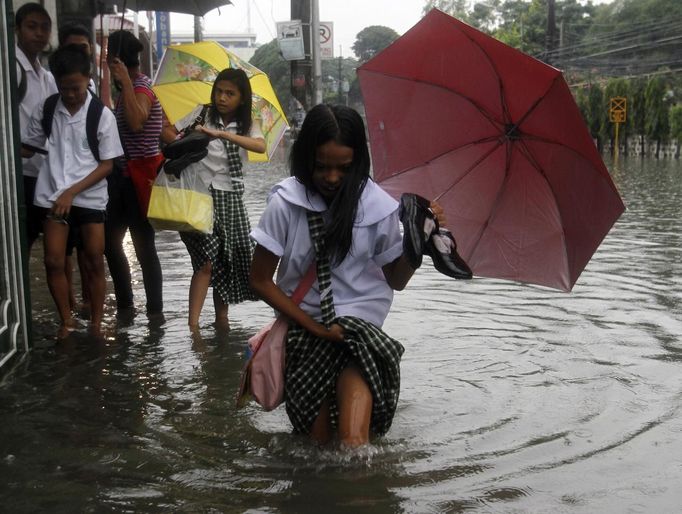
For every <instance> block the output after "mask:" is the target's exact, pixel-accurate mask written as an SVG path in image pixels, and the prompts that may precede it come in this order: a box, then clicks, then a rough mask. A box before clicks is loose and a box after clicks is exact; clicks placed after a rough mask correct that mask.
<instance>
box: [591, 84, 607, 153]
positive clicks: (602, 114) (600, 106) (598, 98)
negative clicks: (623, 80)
mask: <svg viewBox="0 0 682 514" xmlns="http://www.w3.org/2000/svg"><path fill="white" fill-rule="evenodd" d="M587 112H588V124H587V126H588V128H589V130H590V134H592V137H593V138H595V139H596V140H597V147H598V148H599V150H600V151H601V149H602V147H603V146H604V144H603V140H602V137H601V135H602V131H603V127H604V121H605V119H606V105H605V104H604V93H603V92H602V90H601V87H599V85H598V84H590V86H589V89H588V93H587Z"/></svg>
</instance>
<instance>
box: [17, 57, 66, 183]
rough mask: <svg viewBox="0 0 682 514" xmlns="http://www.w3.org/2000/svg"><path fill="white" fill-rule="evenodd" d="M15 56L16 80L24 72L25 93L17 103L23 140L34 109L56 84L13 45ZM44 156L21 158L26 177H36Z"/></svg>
mask: <svg viewBox="0 0 682 514" xmlns="http://www.w3.org/2000/svg"><path fill="white" fill-rule="evenodd" d="M15 52H16V56H17V82H20V81H21V70H20V67H21V68H23V69H24V73H25V74H26V94H25V95H24V99H23V100H22V101H21V103H20V104H19V131H20V134H21V140H22V141H25V140H26V139H25V138H26V131H27V130H28V124H29V122H30V121H31V116H33V114H34V113H35V111H36V109H37V108H38V107H40V106H42V105H43V103H44V102H45V99H46V98H47V97H48V96H51V95H53V94H55V93H56V92H57V84H56V83H55V81H54V77H53V76H52V73H50V72H49V71H47V70H46V69H45V68H43V67H42V66H40V64H39V63H37V62H36V68H37V69H38V71H36V69H35V68H34V67H33V66H32V65H31V63H30V62H29V60H28V57H26V54H25V53H24V51H23V50H22V49H21V48H19V47H18V46H16V47H15ZM44 160H45V157H44V156H43V155H40V154H35V155H34V156H33V157H31V158H30V159H21V164H22V169H23V174H24V175H25V176H27V177H37V176H38V172H39V171H40V166H41V165H42V163H43V161H44Z"/></svg>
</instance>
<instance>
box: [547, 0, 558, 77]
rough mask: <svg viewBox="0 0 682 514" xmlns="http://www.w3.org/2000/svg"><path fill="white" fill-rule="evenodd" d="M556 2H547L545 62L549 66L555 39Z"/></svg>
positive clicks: (551, 0) (552, 0) (550, 0)
mask: <svg viewBox="0 0 682 514" xmlns="http://www.w3.org/2000/svg"><path fill="white" fill-rule="evenodd" d="M555 3H556V0H547V32H546V34H545V55H546V58H545V62H546V63H548V64H551V61H552V51H553V50H554V42H555V39H556V36H555V34H556V8H555V7H556V6H555Z"/></svg>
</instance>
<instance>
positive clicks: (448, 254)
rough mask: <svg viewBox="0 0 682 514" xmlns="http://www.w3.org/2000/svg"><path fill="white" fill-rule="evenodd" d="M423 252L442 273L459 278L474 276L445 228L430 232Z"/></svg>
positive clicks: (465, 278)
mask: <svg viewBox="0 0 682 514" xmlns="http://www.w3.org/2000/svg"><path fill="white" fill-rule="evenodd" d="M424 253H425V254H426V255H428V256H430V257H431V259H432V260H433V266H434V267H435V268H436V269H437V270H438V271H440V272H441V273H442V274H443V275H447V276H448V277H452V278H456V279H459V280H468V279H470V278H472V277H473V276H474V274H473V272H472V271H471V268H469V266H468V265H467V263H466V262H464V259H462V257H460V255H459V254H458V253H457V243H456V242H455V238H454V237H453V235H452V233H451V232H450V231H449V230H448V229H446V228H440V229H438V231H437V232H434V233H433V234H431V237H430V238H429V240H428V241H427V242H426V248H425V249H424Z"/></svg>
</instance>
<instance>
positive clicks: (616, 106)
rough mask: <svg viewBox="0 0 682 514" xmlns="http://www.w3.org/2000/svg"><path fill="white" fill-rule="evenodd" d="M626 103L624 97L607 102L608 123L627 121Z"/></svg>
mask: <svg viewBox="0 0 682 514" xmlns="http://www.w3.org/2000/svg"><path fill="white" fill-rule="evenodd" d="M627 101H628V99H627V98H625V97H624V96H614V97H613V98H611V99H610V100H609V121H610V122H611V123H625V121H626V120H627Z"/></svg>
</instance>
